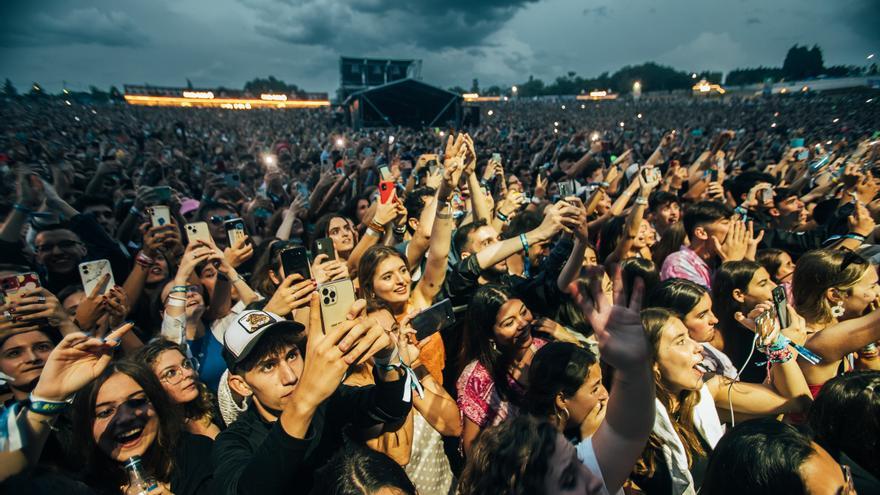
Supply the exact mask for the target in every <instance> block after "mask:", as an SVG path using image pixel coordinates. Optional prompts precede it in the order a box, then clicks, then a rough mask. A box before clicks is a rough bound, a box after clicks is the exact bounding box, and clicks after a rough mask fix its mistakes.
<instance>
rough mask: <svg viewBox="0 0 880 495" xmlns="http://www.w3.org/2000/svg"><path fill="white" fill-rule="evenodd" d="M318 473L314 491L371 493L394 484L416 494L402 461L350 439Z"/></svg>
mask: <svg viewBox="0 0 880 495" xmlns="http://www.w3.org/2000/svg"><path fill="white" fill-rule="evenodd" d="M317 474H318V475H317V476H315V487H314V489H313V490H312V492H311V493H312V494H313V495H371V494H373V493H377V492H378V491H379V490H381V489H383V488H386V489H388V488H390V489H391V491H392V492H393V493H395V494H397V495H416V493H417V491H416V487H415V485H413V482H412V481H410V479H409V478H408V477H407V475H406V471H404V470H403V468H402V467H400V464H397V463H396V462H394V460H393V459H391V458H390V457H388V456H387V455H385V454H382V453H381V452H376V451H375V450H372V449H369V448H367V447H364V446H362V445H357V444H353V443H348V444H346V445H345V447H343V448H342V449H341V450H340V451H339V452H337V453H336V455H334V456H333V457H332V458H331V459H330V460H329V461H328V462H327V464H325V465H324V467H322V468H321V469H320V470H319V471H318V473H317Z"/></svg>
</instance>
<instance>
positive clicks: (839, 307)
mask: <svg viewBox="0 0 880 495" xmlns="http://www.w3.org/2000/svg"><path fill="white" fill-rule="evenodd" d="M845 312H846V310H844V309H843V301H837V304H836V305H834V306H833V307H832V308H831V316H833V317H835V318H840V317H841V316H843V313H845Z"/></svg>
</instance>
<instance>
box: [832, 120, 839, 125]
mask: <svg viewBox="0 0 880 495" xmlns="http://www.w3.org/2000/svg"><path fill="white" fill-rule="evenodd" d="M831 122H833V123H835V124H836V123H838V122H840V119H834V120H832V121H831Z"/></svg>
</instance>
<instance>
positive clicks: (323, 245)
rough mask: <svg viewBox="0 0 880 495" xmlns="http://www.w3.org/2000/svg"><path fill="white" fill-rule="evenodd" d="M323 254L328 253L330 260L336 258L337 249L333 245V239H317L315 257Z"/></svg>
mask: <svg viewBox="0 0 880 495" xmlns="http://www.w3.org/2000/svg"><path fill="white" fill-rule="evenodd" d="M321 254H325V255H327V259H328V261H329V260H335V259H336V249H335V248H334V247H333V239H331V238H329V237H324V238H323V239H318V240H316V241H315V257H316V258H317V257H318V256H319V255H321Z"/></svg>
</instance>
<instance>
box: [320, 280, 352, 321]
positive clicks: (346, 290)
mask: <svg viewBox="0 0 880 495" xmlns="http://www.w3.org/2000/svg"><path fill="white" fill-rule="evenodd" d="M318 295H319V296H321V321H322V322H323V323H324V331H325V332H326V331H328V330H330V329H331V328H333V327H335V326H336V325H338V324H339V323H341V322H343V321H345V318H346V315H347V314H348V310H349V308H351V305H352V304H354V302H355V295H354V285H353V284H352V283H351V280H350V279H342V280H337V281H335V282H327V283H326V284H321V285H319V286H318Z"/></svg>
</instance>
